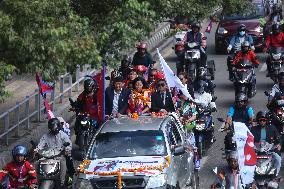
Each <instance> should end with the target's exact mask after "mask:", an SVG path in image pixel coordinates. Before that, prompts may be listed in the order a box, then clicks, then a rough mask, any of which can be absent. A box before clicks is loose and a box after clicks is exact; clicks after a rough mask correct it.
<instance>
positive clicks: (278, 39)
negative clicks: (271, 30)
mask: <svg viewBox="0 0 284 189" xmlns="http://www.w3.org/2000/svg"><path fill="white" fill-rule="evenodd" d="M270 46H272V47H284V33H283V32H279V34H276V35H275V34H270V35H269V36H267V37H266V40H265V44H264V48H268V47H270Z"/></svg>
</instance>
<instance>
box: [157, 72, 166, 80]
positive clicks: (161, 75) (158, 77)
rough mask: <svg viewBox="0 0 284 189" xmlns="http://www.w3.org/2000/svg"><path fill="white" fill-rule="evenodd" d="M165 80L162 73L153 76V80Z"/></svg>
mask: <svg viewBox="0 0 284 189" xmlns="http://www.w3.org/2000/svg"><path fill="white" fill-rule="evenodd" d="M161 79H165V74H164V73H162V72H157V73H156V75H155V80H161Z"/></svg>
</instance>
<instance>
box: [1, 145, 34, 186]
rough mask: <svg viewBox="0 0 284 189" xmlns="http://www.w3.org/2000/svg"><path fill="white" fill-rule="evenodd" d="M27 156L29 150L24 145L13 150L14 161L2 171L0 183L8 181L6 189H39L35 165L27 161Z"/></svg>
mask: <svg viewBox="0 0 284 189" xmlns="http://www.w3.org/2000/svg"><path fill="white" fill-rule="evenodd" d="M27 154H28V150H27V148H26V147H24V146H22V145H17V146H15V147H14V148H13V150H12V156H13V161H11V162H10V163H8V164H7V165H5V167H4V168H3V169H2V170H0V181H4V180H5V179H6V181H4V182H5V188H20V187H26V188H27V189H28V188H29V189H35V188H37V175H36V171H35V169H34V167H33V165H32V164H31V163H30V162H29V161H28V160H26V156H27ZM0 188H1V187H0Z"/></svg>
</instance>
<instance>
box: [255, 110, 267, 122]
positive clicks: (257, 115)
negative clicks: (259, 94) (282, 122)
mask: <svg viewBox="0 0 284 189" xmlns="http://www.w3.org/2000/svg"><path fill="white" fill-rule="evenodd" d="M260 118H265V119H267V113H266V112H263V111H259V112H257V114H256V120H257V121H258V120H259V119H260Z"/></svg>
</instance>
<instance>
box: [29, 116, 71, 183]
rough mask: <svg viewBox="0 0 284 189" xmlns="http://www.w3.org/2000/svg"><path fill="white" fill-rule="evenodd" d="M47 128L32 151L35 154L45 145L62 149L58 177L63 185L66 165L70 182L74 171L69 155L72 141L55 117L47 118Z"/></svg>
mask: <svg viewBox="0 0 284 189" xmlns="http://www.w3.org/2000/svg"><path fill="white" fill-rule="evenodd" d="M48 130H49V132H48V133H47V134H44V135H43V136H42V137H41V139H40V141H39V143H38V145H37V147H36V148H35V150H34V152H35V154H36V153H38V152H39V150H43V149H44V148H46V147H49V148H55V149H58V150H62V151H63V150H64V157H65V158H61V164H60V171H61V173H60V179H61V186H64V187H65V177H66V166H67V170H68V175H69V178H68V179H69V180H68V182H71V180H72V177H73V174H74V173H75V169H74V165H73V160H72V157H71V150H72V142H71V140H70V138H69V137H68V135H67V134H66V133H64V132H63V131H62V130H61V123H60V121H59V120H58V119H57V118H52V119H50V120H48ZM67 143H69V145H68V146H66V147H65V146H64V145H65V144H67Z"/></svg>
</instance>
